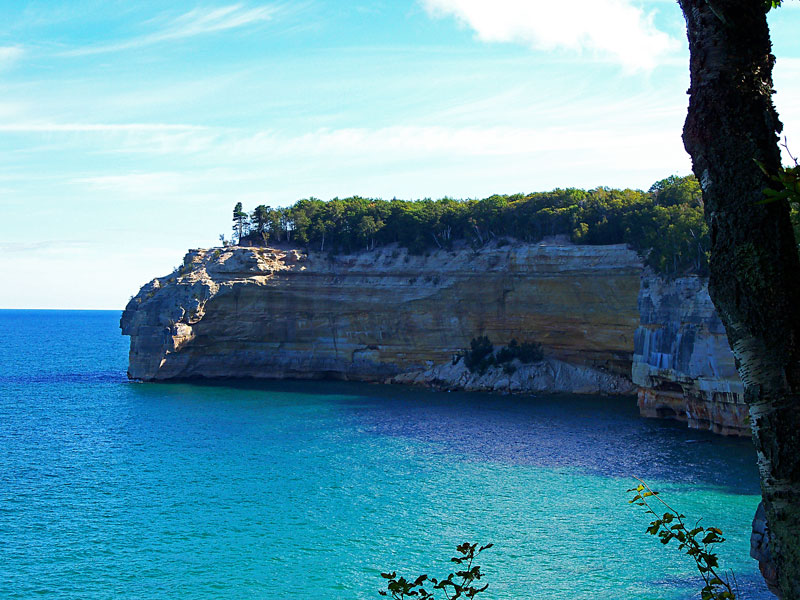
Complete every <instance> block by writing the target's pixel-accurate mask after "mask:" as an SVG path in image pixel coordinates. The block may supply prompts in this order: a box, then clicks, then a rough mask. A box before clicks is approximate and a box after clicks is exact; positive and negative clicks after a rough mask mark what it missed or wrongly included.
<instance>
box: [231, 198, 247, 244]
mask: <svg viewBox="0 0 800 600" xmlns="http://www.w3.org/2000/svg"><path fill="white" fill-rule="evenodd" d="M247 222H248V220H247V213H246V212H245V211H244V209H243V208H242V203H241V202H237V203H236V206H234V207H233V231H234V233H236V236H237V237H236V241H237V242H241V241H242V237H244V232H245V227H246V226H247Z"/></svg>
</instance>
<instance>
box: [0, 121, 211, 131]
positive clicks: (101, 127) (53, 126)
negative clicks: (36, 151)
mask: <svg viewBox="0 0 800 600" xmlns="http://www.w3.org/2000/svg"><path fill="white" fill-rule="evenodd" d="M202 129H205V128H204V127H200V126H198V125H181V124H173V123H50V122H32V123H0V131H7V132H9V133H91V132H113V133H119V132H134V133H139V132H146V133H158V132H165V131H173V132H174V131H198V130H202Z"/></svg>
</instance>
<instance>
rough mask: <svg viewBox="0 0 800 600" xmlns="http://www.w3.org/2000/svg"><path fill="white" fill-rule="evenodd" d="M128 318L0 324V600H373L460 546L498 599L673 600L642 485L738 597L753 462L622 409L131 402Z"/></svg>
mask: <svg viewBox="0 0 800 600" xmlns="http://www.w3.org/2000/svg"><path fill="white" fill-rule="evenodd" d="M118 319H119V313H117V312H106V311H97V312H95V311H76V312H71V311H0V597H2V598H32V597H42V598H86V599H95V598H125V599H127V600H132V599H138V598H142V599H145V598H147V599H153V598H186V599H189V598H191V599H206V598H208V599H210V598H224V599H233V598H236V599H239V598H268V599H272V598H276V599H282V598H313V599H322V600H324V599H334V598H336V599H347V598H377V597H378V594H377V590H378V589H380V588H381V587H382V585H383V582H382V580H381V579H380V576H379V573H380V571H382V570H383V571H385V570H390V569H396V570H400V571H402V572H403V573H405V574H408V575H417V574H419V573H422V572H426V573H429V574H431V575H438V574H442V575H444V574H446V573H447V572H448V570H449V569H450V568H451V567H450V564H451V563H448V559H449V557H450V556H453V550H454V548H455V546H456V545H457V544H458V543H460V542H462V541H474V542H480V543H488V542H493V543H494V547H493V548H492V549H490V550H488V551H487V552H486V553H484V554H483V555H482V556H481V561H479V564H480V565H481V566H482V569H483V570H484V572H485V573H486V574H487V578H486V579H485V580H484V581H488V582H489V583H490V588H489V591H488V592H487V593H486V594H484V595H483V596H479V597H482V598H486V600H489V598H495V599H500V598H502V599H512V598H513V599H523V598H530V599H542V600H544V599H561V598H564V599H567V598H569V599H571V600H573V599H583V598H586V599H590V598H591V599H594V598H608V599H617V598H618V599H628V598H637V599H642V598H648V599H656V598H663V599H673V598H675V599H679V598H680V599H683V598H691V597H696V591H697V590H698V589H699V587H700V586H699V585H698V581H699V579H698V578H697V576H696V573H695V572H694V571H693V566H692V563H691V562H690V561H689V559H688V558H687V557H685V556H683V555H681V554H680V553H679V552H678V551H677V549H676V548H672V547H667V548H665V547H663V546H662V545H661V544H659V543H658V541H657V540H656V539H655V538H653V537H652V536H649V535H646V534H645V533H644V530H645V528H646V527H647V524H648V522H649V519H648V517H647V515H645V514H644V513H643V511H642V510H641V509H640V508H638V507H635V506H632V505H629V504H628V503H627V495H626V493H625V490H626V489H627V488H630V487H632V486H633V485H635V481H634V480H633V478H632V476H634V475H637V476H639V477H642V478H644V479H645V480H647V481H648V483H650V484H651V485H652V486H653V487H655V488H657V489H660V490H662V491H663V492H664V494H665V496H664V497H665V498H666V499H667V500H668V501H670V503H671V504H673V505H674V506H675V507H677V508H679V509H680V510H682V511H683V512H684V513H686V514H687V515H688V516H689V519H690V520H691V521H692V522H694V520H696V519H697V518H700V517H702V518H703V521H702V523H703V524H705V525H715V526H718V527H721V528H722V529H723V531H724V533H725V535H726V537H727V538H728V541H726V542H725V543H724V544H722V546H721V547H720V557H721V563H722V564H723V565H724V566H727V567H729V568H732V569H733V570H734V571H735V573H736V577H737V580H738V581H739V584H740V588H741V591H742V597H743V598H771V596H770V595H769V594H768V593H767V592H766V589H765V587H764V585H763V583H762V582H761V580H760V576H759V575H758V571H757V565H756V563H755V562H754V561H753V560H752V559H750V558H749V556H748V549H749V534H750V521H751V519H752V515H753V513H754V511H755V508H756V505H757V504H758V500H759V496H758V473H757V470H756V467H755V455H754V451H753V450H752V447H751V445H750V442H749V441H748V440H741V439H728V438H722V437H718V436H713V435H711V434H708V433H703V432H696V431H690V430H688V429H686V427H685V426H684V425H682V424H678V423H672V422H668V421H654V420H645V419H641V418H639V417H638V414H637V410H636V406H635V401H634V400H632V399H630V398H605V397H577V396H557V397H553V396H549V397H548V396H541V397H502V396H492V395H484V394H467V393H433V392H427V391H422V390H419V389H410V388H398V387H385V386H371V385H361V384H358V385H356V384H348V383H331V382H315V383H298V382H274V383H246V382H228V383H225V384H219V385H189V384H183V383H181V384H149V383H148V384H145V383H131V382H128V381H127V379H126V377H125V369H126V364H127V338H123V337H122V336H121V335H120V333H119V329H118Z"/></svg>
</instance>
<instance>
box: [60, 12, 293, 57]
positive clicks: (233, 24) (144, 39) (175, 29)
mask: <svg viewBox="0 0 800 600" xmlns="http://www.w3.org/2000/svg"><path fill="white" fill-rule="evenodd" d="M280 10H281V7H280V6H279V5H277V4H273V5H268V6H260V7H257V8H247V7H245V6H244V5H242V4H232V5H228V6H222V7H219V8H196V9H194V10H191V11H189V12H187V13H184V14H182V15H180V16H178V17H175V18H172V19H170V20H167V21H166V22H164V23H161V24H159V21H163V19H158V20H151V21H150V22H149V23H148V24H151V25H153V24H154V25H156V26H157V29H156V30H155V31H153V32H151V33H148V34H145V35H142V36H139V37H135V38H131V39H127V40H122V41H118V42H113V43H109V44H101V45H97V46H87V47H84V48H77V49H75V50H68V51H66V52H64V53H63V55H64V56H85V55H89V54H103V53H107V52H119V51H121V50H129V49H131V48H140V47H142V46H150V45H152V44H158V43H160V42H165V41H169V40H180V39H186V38H191V37H196V36H199V35H204V34H209V33H215V32H219V31H226V30H229V29H237V28H240V27H246V26H250V25H255V24H258V23H263V22H266V21H270V20H272V19H273V18H274V16H275V14H276V13H277V12H279V11H280Z"/></svg>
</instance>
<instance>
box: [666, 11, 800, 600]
mask: <svg viewBox="0 0 800 600" xmlns="http://www.w3.org/2000/svg"><path fill="white" fill-rule="evenodd" d="M679 4H680V5H681V9H682V10H683V13H684V16H685V17H686V23H687V29H688V37H689V50H690V52H691V63H690V70H691V87H690V89H689V94H690V99H689V114H688V116H687V118H686V125H685V127H684V131H683V141H684V145H685V147H686V150H687V151H688V152H689V154H690V155H691V157H692V165H693V170H694V173H695V175H696V176H697V179H698V180H699V181H700V185H701V188H702V190H703V199H704V202H705V218H706V222H707V223H708V225H709V229H710V233H711V264H710V281H709V292H710V293H711V298H712V300H713V301H714V305H715V306H716V308H717V311H718V312H719V315H720V318H721V319H722V322H723V323H724V324H725V329H726V331H727V334H728V340H729V341H730V344H731V349H732V350H733V354H734V356H735V358H736V365H737V368H738V370H739V375H740V376H741V378H742V382H743V383H744V388H745V399H746V401H747V403H748V405H749V410H750V422H751V427H752V432H753V441H754V443H755V446H756V451H757V453H758V464H759V470H760V473H761V491H762V495H763V499H764V505H765V508H766V514H767V522H768V524H769V529H770V533H771V539H770V543H771V545H772V546H771V548H770V551H771V554H772V557H773V560H774V561H775V568H776V570H777V576H778V587H779V588H780V590H781V592H782V594H783V597H784V598H786V599H790V598H791V599H800V397H799V396H798V392H800V360H799V359H800V348H799V346H798V344H799V343H800V260H798V252H797V246H796V242H795V239H794V235H793V233H792V228H791V225H790V222H789V209H788V206H787V205H786V204H785V203H783V202H772V203H767V204H764V203H761V202H762V201H763V199H764V195H763V189H764V188H765V187H767V186H768V185H769V180H768V178H767V177H766V176H765V175H764V174H763V173H762V172H761V170H760V169H759V167H758V165H757V164H756V162H755V161H756V160H757V161H759V162H760V163H761V164H762V165H764V167H765V168H766V169H767V170H768V171H769V172H770V173H776V172H777V171H778V169H779V168H780V152H779V148H778V137H777V133H778V132H780V130H781V128H782V126H781V123H780V121H779V120H778V115H777V113H776V111H775V107H774V106H773V104H772V93H773V90H772V65H773V63H774V60H775V59H774V57H773V56H772V54H771V53H770V51H771V44H770V39H769V29H768V27H767V20H766V8H765V6H764V2H763V1H762V0H679Z"/></svg>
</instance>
